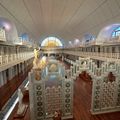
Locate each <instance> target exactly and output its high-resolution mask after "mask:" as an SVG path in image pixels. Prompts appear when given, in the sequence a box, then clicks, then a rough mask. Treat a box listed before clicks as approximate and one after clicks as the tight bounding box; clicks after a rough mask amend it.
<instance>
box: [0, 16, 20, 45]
mask: <svg viewBox="0 0 120 120" xmlns="http://www.w3.org/2000/svg"><path fill="white" fill-rule="evenodd" d="M0 28H1V29H3V30H4V31H5V36H6V40H7V41H8V42H13V43H16V42H18V41H19V39H18V33H17V29H16V26H15V24H14V23H13V22H12V21H10V20H8V19H7V18H3V17H0Z"/></svg>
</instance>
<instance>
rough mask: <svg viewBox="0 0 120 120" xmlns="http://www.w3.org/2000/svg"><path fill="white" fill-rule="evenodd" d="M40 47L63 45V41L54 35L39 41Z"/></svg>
mask: <svg viewBox="0 0 120 120" xmlns="http://www.w3.org/2000/svg"><path fill="white" fill-rule="evenodd" d="M41 46H42V47H50V48H51V47H63V43H62V42H61V40H59V39H58V38H56V37H47V38H45V39H44V40H43V41H42V42H41Z"/></svg>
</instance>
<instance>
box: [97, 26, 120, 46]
mask: <svg viewBox="0 0 120 120" xmlns="http://www.w3.org/2000/svg"><path fill="white" fill-rule="evenodd" d="M118 27H120V24H112V25H108V26H106V27H104V28H103V29H102V30H101V31H100V33H99V34H98V37H97V39H96V43H97V44H103V43H105V42H110V40H111V38H112V37H113V36H114V35H113V33H114V31H115V30H116V29H117V28H118Z"/></svg>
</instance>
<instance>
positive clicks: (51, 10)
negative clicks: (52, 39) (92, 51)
mask: <svg viewBox="0 0 120 120" xmlns="http://www.w3.org/2000/svg"><path fill="white" fill-rule="evenodd" d="M0 16H3V17H7V18H9V19H10V20H12V21H13V22H14V23H15V24H16V27H17V30H18V34H19V35H20V34H22V33H26V32H27V33H28V34H29V35H30V36H31V37H32V38H33V39H35V40H38V41H39V40H42V39H44V38H45V37H47V36H56V37H58V38H61V39H64V40H65V41H67V40H74V39H76V38H77V39H81V38H82V37H83V36H84V34H86V33H90V34H93V35H95V36H97V35H98V33H99V31H100V30H101V29H102V28H103V27H105V26H107V25H109V24H113V23H120V0H0Z"/></svg>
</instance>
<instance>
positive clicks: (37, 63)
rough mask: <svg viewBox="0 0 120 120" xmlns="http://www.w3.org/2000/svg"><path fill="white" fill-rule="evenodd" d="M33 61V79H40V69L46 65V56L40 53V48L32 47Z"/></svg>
mask: <svg viewBox="0 0 120 120" xmlns="http://www.w3.org/2000/svg"><path fill="white" fill-rule="evenodd" d="M34 56H35V57H34V61H33V70H35V71H34V72H35V79H36V80H40V78H41V75H40V71H41V70H42V69H43V68H44V67H45V66H46V64H47V60H46V57H45V56H43V57H42V55H41V53H40V49H39V50H37V49H34Z"/></svg>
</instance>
